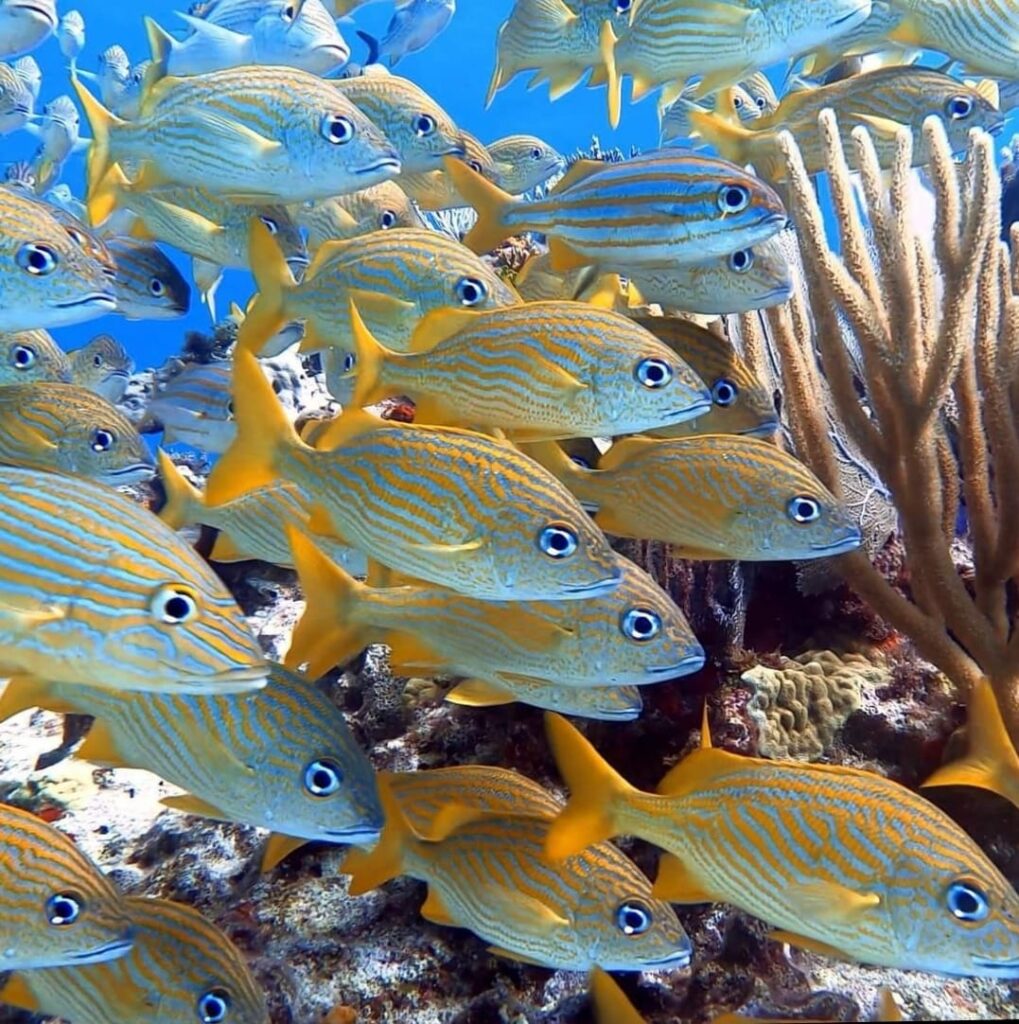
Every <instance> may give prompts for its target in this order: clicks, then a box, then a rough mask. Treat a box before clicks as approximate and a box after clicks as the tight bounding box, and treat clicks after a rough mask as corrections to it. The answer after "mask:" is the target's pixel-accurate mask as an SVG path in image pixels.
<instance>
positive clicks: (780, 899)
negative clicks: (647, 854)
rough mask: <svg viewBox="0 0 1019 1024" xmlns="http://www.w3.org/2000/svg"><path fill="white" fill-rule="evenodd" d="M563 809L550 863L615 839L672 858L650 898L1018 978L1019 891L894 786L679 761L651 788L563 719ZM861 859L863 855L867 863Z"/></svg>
mask: <svg viewBox="0 0 1019 1024" xmlns="http://www.w3.org/2000/svg"><path fill="white" fill-rule="evenodd" d="M547 723H548V731H549V739H550V742H551V744H552V749H553V752H554V754H555V758H556V763H557V764H558V765H559V770H560V771H561V772H562V773H563V775H564V777H565V778H566V781H567V783H568V784H569V787H570V794H571V795H570V801H569V803H568V804H567V807H566V810H565V811H564V812H563V813H562V815H561V816H560V817H559V818H557V819H556V821H555V823H554V824H553V825H552V827H551V829H550V830H549V833H548V839H547V842H546V850H547V852H548V855H549V856H550V857H551V858H552V859H553V860H558V859H560V858H562V857H569V856H571V855H574V854H575V853H576V852H577V851H578V850H581V849H583V848H584V847H585V846H586V845H587V844H588V843H591V842H600V841H602V840H604V839H607V838H609V837H611V836H613V835H617V834H626V835H636V836H639V837H640V838H642V839H646V840H648V841H649V842H652V843H655V844H656V845H658V846H661V847H662V848H663V849H665V850H667V851H668V854H666V855H664V856H663V857H662V861H661V864H660V866H659V869H658V878H657V880H656V881H655V888H654V892H655V894H656V895H658V896H660V897H661V898H663V899H669V900H671V901H673V902H677V903H705V902H724V903H731V904H732V905H733V906H736V907H739V908H740V909H741V910H744V911H746V912H747V913H750V914H754V915H755V916H757V917H760V918H762V919H763V920H765V921H767V922H768V923H769V924H773V925H777V926H778V927H779V928H780V929H788V930H787V931H779V932H777V933H774V935H773V937H775V938H776V939H780V940H781V941H786V942H790V943H793V944H797V945H804V946H806V947H807V948H810V949H813V950H814V951H816V952H822V953H827V954H828V955H834V956H837V957H840V958H842V959H850V960H859V961H862V962H864V963H870V964H878V965H881V966H885V967H898V968H903V969H908V970H921V971H934V972H937V973H941V974H955V975H964V976H986V977H994V978H999V979H1003V980H1004V979H1009V978H1016V977H1019V895H1017V894H1016V892H1015V891H1014V890H1013V889H1012V887H1011V886H1010V885H1009V884H1008V882H1007V881H1006V880H1005V879H1004V878H1003V877H1002V875H1001V873H1000V872H999V871H998V869H997V868H996V867H995V866H994V865H993V864H992V863H991V862H990V861H989V860H988V859H987V857H986V856H985V855H984V854H983V852H982V851H981V850H980V848H979V847H978V846H977V845H976V844H975V843H974V842H973V841H972V840H971V839H970V838H969V836H967V835H966V833H965V832H963V831H962V829H960V828H959V826H958V825H956V824H955V822H953V821H952V820H951V818H949V817H948V816H947V815H946V814H944V813H943V812H942V811H940V810H938V808H936V807H935V806H934V805H933V804H930V803H928V802H927V801H926V800H924V799H922V798H921V797H919V796H917V795H916V794H915V793H912V792H911V791H910V790H908V789H906V788H905V787H904V786H900V785H898V784H897V783H895V782H892V781H891V780H889V779H886V778H883V777H882V776H880V775H875V774H873V773H871V772H865V771H860V770H858V769H856V768H847V767H844V766H842V765H830V764H804V763H802V762H798V761H797V762H782V761H768V760H764V759H762V758H755V757H742V756H739V755H736V754H730V753H728V752H726V751H724V750H717V749H714V748H712V747H711V745H710V743H711V741H710V737H709V735H708V729H707V721H706V720H705V723H704V726H703V728H702V732H701V743H702V746H701V749H699V750H695V751H694V752H693V753H692V754H689V755H688V756H687V757H685V758H684V759H683V760H682V761H680V763H679V764H678V765H676V767H675V768H673V769H672V770H671V771H670V772H669V773H668V774H667V775H666V776H665V778H664V779H663V780H662V782H661V783H660V784H659V786H658V790H657V792H656V793H645V792H642V791H640V790H638V789H635V788H633V787H632V786H631V785H630V784H629V783H628V782H626V781H625V780H624V779H623V778H622V777H621V776H620V775H618V774H617V773H616V772H615V771H614V770H613V769H612V768H611V767H610V766H609V765H608V764H607V763H606V762H605V761H604V760H602V758H601V757H600V756H599V754H598V752H597V751H596V750H595V749H594V747H592V746H591V744H590V743H588V741H587V740H585V739H584V737H583V736H581V735H580V733H579V732H577V730H576V729H574V728H573V726H571V725H570V724H569V723H568V722H567V721H566V720H565V719H563V718H559V717H557V716H555V715H548V716H547ZM861 854H862V855H861Z"/></svg>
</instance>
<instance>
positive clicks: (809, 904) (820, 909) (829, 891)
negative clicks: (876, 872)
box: [786, 881, 881, 922]
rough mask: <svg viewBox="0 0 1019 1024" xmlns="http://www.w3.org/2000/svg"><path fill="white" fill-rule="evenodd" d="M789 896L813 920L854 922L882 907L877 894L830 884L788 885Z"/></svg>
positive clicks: (835, 883) (804, 914) (829, 882)
mask: <svg viewBox="0 0 1019 1024" xmlns="http://www.w3.org/2000/svg"><path fill="white" fill-rule="evenodd" d="M786 894H787V897H788V898H789V899H790V900H791V901H792V902H793V903H795V905H796V906H797V908H799V910H800V911H801V912H802V914H803V916H804V917H806V918H809V919H810V920H819V921H839V922H845V921H852V920H854V919H855V918H859V917H860V916H862V915H863V914H866V913H867V911H869V910H873V909H874V908H875V907H878V906H880V905H881V897H880V896H879V895H878V894H877V893H876V892H857V891H856V890H855V889H850V888H848V887H847V886H844V885H839V883H838V882H831V881H817V882H803V883H799V884H793V885H788V886H786Z"/></svg>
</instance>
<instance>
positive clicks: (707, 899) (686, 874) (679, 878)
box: [651, 853, 715, 903]
mask: <svg viewBox="0 0 1019 1024" xmlns="http://www.w3.org/2000/svg"><path fill="white" fill-rule="evenodd" d="M651 894H652V896H654V897H655V898H656V899H660V900H668V902H669V903H714V902H715V897H714V896H713V895H712V894H711V893H709V892H708V891H707V890H706V889H705V888H704V887H703V886H702V885H701V883H700V882H699V881H698V880H697V879H696V878H695V877H694V876H693V875H692V874H691V873H690V871H689V870H688V868H687V866H686V865H685V864H684V863H683V862H682V861H681V860H680V859H679V858H678V857H675V856H673V854H671V853H663V854H662V856H661V859H660V860H659V861H658V877H657V878H656V879H655V884H654V886H653V888H652V889H651Z"/></svg>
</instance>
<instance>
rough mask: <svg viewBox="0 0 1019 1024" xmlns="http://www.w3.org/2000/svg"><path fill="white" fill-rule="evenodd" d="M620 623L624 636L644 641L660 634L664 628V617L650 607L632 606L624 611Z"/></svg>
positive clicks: (639, 641) (640, 641)
mask: <svg viewBox="0 0 1019 1024" xmlns="http://www.w3.org/2000/svg"><path fill="white" fill-rule="evenodd" d="M620 625H621V627H622V630H623V634H624V636H626V637H627V638H629V639H630V640H636V641H637V642H638V643H643V642H644V641H645V640H652V639H653V638H654V637H656V636H657V635H658V633H659V631H660V630H661V628H662V619H661V616H660V615H659V614H658V613H657V612H654V611H651V609H650V608H630V609H628V610H627V611H626V612H624V614H623V617H622V620H621V622H620Z"/></svg>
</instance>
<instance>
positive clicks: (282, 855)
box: [260, 832, 308, 874]
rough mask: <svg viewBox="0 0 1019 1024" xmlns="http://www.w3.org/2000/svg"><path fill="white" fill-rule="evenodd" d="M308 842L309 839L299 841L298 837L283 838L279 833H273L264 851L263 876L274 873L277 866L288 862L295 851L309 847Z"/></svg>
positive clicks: (261, 866) (261, 867)
mask: <svg viewBox="0 0 1019 1024" xmlns="http://www.w3.org/2000/svg"><path fill="white" fill-rule="evenodd" d="M307 842H308V840H307V839H298V838H297V837H296V836H283V835H280V834H279V833H278V832H273V834H272V835H271V836H269V838H268V839H267V840H266V842H265V848H264V849H263V850H262V863H261V865H260V870H261V872H262V874H265V873H266V872H268V871H272V869H273V868H275V867H276V865H277V864H279V863H280V862H281V861H283V860H286V858H287V857H289V856H290V854H292V853H293V852H294V850H299V849H300V848H301V847H302V846H305V845H307Z"/></svg>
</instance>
